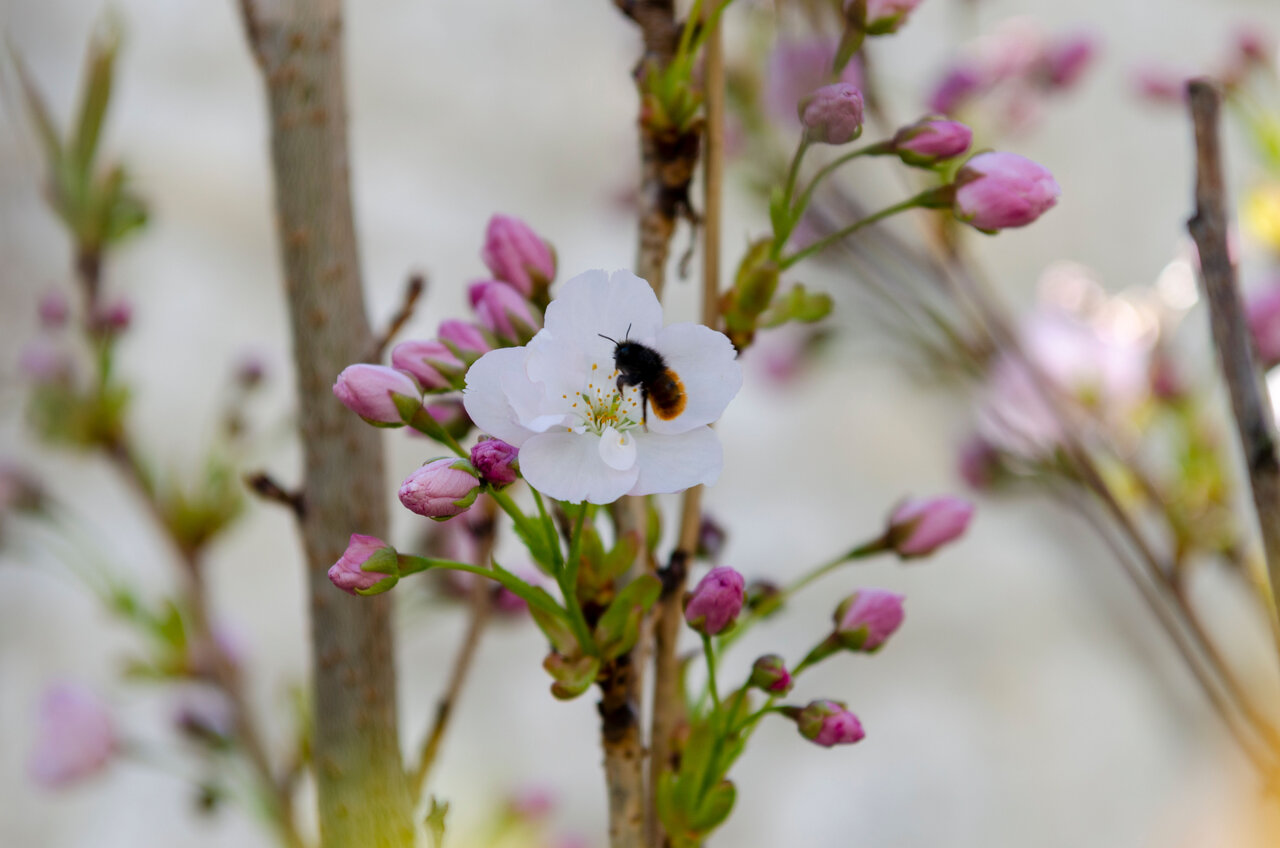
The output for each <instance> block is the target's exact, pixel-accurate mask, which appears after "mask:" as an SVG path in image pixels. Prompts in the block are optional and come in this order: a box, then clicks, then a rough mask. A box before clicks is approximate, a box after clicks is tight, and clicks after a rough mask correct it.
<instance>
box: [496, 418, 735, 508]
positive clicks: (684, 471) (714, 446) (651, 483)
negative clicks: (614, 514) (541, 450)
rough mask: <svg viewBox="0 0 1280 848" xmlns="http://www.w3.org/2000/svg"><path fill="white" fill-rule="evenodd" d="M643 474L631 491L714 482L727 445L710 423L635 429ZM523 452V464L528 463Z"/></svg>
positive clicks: (669, 489)
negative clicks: (667, 430) (669, 430)
mask: <svg viewBox="0 0 1280 848" xmlns="http://www.w3.org/2000/svg"><path fill="white" fill-rule="evenodd" d="M632 434H633V435H634V436H635V440H636V448H637V451H638V453H637V457H636V465H637V467H638V468H639V469H640V476H639V477H638V478H637V479H636V483H635V485H634V486H632V487H631V490H630V491H629V492H628V493H627V494H630V495H658V494H665V493H667V492H679V491H682V490H684V489H688V488H690V487H692V486H697V485H698V484H700V483H704V484H706V485H708V486H709V485H711V484H712V483H714V482H715V481H716V480H718V479H720V471H721V470H722V469H723V468H724V448H722V447H721V446H720V437H719V436H717V435H716V434H715V431H714V430H712V429H711V428H710V427H697V428H695V429H693V430H689V431H687V432H684V433H679V434H677V435H674V436H663V435H659V434H657V433H646V432H644V431H643V430H633V431H632ZM523 456H524V454H523V453H522V454H521V468H523V467H524V459H523Z"/></svg>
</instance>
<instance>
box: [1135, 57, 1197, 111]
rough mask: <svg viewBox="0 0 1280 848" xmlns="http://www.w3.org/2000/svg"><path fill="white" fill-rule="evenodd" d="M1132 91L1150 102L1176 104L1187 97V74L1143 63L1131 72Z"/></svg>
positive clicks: (1165, 104)
mask: <svg viewBox="0 0 1280 848" xmlns="http://www.w3.org/2000/svg"><path fill="white" fill-rule="evenodd" d="M1132 79H1133V89H1134V92H1135V93H1136V94H1137V95H1138V96H1139V97H1141V98H1142V99H1143V100H1146V101H1148V102H1150V103H1155V104H1157V105H1160V106H1178V105H1181V104H1182V101H1183V100H1185V99H1186V97H1187V75H1186V74H1182V73H1179V72H1177V71H1173V70H1170V69H1168V68H1161V67H1157V66H1155V65H1144V66H1142V67H1139V68H1135V69H1134V71H1133V74H1132Z"/></svg>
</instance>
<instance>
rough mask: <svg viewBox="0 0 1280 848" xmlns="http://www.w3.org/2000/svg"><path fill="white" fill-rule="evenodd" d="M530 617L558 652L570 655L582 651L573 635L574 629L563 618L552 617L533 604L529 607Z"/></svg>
mask: <svg viewBox="0 0 1280 848" xmlns="http://www.w3.org/2000/svg"><path fill="white" fill-rule="evenodd" d="M529 615H531V616H532V617H533V623H534V624H536V625H538V629H539V630H541V631H542V635H544V636H546V637H547V641H548V642H550V643H551V647H553V648H555V649H556V650H557V651H558V652H560V653H562V654H565V655H569V654H572V653H575V652H577V651H578V650H580V648H579V646H578V640H577V639H576V638H575V637H574V635H573V629H572V628H570V627H569V624H568V622H566V621H565V620H564V617H563V616H559V615H551V614H550V613H548V612H547V611H545V610H543V609H539V608H538V607H535V606H533V605H532V604H531V605H530V606H529Z"/></svg>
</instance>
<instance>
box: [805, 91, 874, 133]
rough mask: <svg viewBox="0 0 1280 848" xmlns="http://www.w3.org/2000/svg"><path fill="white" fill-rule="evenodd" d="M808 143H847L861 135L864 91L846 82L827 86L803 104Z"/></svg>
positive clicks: (810, 96)
mask: <svg viewBox="0 0 1280 848" xmlns="http://www.w3.org/2000/svg"><path fill="white" fill-rule="evenodd" d="M800 123H802V124H804V128H805V135H806V136H807V138H808V139H809V141H812V142H816V143H818V144H845V143H846V142H850V141H853V140H854V139H855V138H857V137H858V136H859V135H861V134H862V92H860V91H858V89H857V88H856V87H855V86H852V85H850V84H849V83H847V82H838V83H835V84H833V85H824V86H823V87H822V88H820V89H818V90H817V91H815V92H814V93H813V94H810V95H809V96H808V97H806V98H804V99H803V100H801V101H800Z"/></svg>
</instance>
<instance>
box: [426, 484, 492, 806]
mask: <svg viewBox="0 0 1280 848" xmlns="http://www.w3.org/2000/svg"><path fill="white" fill-rule="evenodd" d="M481 508H482V509H483V510H484V520H483V521H482V522H481V524H480V525H479V526H478V527H477V528H476V531H475V533H476V542H477V545H478V549H477V551H476V561H475V564H476V565H478V566H480V567H481V568H488V567H490V566H491V563H490V560H491V559H492V557H493V546H494V543H495V540H496V530H497V522H496V521H495V517H496V514H497V507H496V505H495V504H494V502H493V499H492V498H485V499H484V501H483V505H482V507H481ZM491 590H492V587H491V586H490V585H489V581H488V580H485V579H482V578H481V577H479V576H475V580H474V581H473V582H472V584H471V591H470V593H469V599H468V600H469V608H470V616H469V618H468V620H467V632H466V634H465V635H464V636H463V637H462V643H461V644H460V645H459V646H458V653H457V654H456V655H455V656H454V658H453V668H452V670H451V671H450V672H449V682H448V684H446V686H445V690H444V694H443V695H441V696H440V700H439V701H438V702H437V703H436V714H435V718H434V719H433V720H432V723H431V729H430V730H429V731H428V732H427V735H426V736H425V737H424V738H423V740H422V750H421V751H420V753H419V754H418V764H417V765H416V766H415V767H414V770H413V774H411V775H410V776H409V792H410V794H411V795H412V796H413V797H414V798H415V799H417V798H421V797H422V790H423V787H425V786H426V783H427V777H428V776H429V775H430V774H431V767H432V766H433V765H435V762H436V755H437V754H438V753H439V751H440V743H441V742H442V741H443V740H444V734H445V731H446V730H448V728H449V719H450V718H451V717H452V716H453V711H454V707H455V706H457V703H458V699H459V697H461V695H462V687H463V686H464V685H465V684H466V682H467V673H468V672H469V671H470V670H471V663H472V661H473V660H474V659H475V655H476V649H477V648H478V647H479V646H480V637H481V636H482V635H483V634H484V629H485V625H486V624H487V623H488V621H489V613H490V609H491V601H490V592H491Z"/></svg>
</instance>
